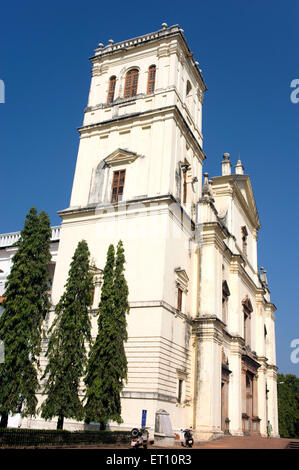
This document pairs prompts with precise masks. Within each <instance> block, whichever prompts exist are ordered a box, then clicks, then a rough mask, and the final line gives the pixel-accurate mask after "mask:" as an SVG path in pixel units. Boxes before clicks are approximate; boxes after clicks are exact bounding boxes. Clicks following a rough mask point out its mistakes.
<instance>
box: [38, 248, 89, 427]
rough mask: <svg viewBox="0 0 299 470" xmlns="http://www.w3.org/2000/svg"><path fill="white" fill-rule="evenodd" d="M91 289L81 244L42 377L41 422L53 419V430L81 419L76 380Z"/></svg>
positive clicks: (83, 361) (86, 334)
mask: <svg viewBox="0 0 299 470" xmlns="http://www.w3.org/2000/svg"><path fill="white" fill-rule="evenodd" d="M92 288H93V275H92V273H91V270H90V253H89V250H88V246H87V243H86V241H85V240H82V241H80V242H79V243H78V246H77V249H76V251H75V253H74V256H73V259H72V262H71V266H70V270H69V275H68V280H67V282H66V285H65V291H64V293H63V295H62V297H61V299H60V301H59V302H58V304H57V306H56V308H55V314H56V317H55V319H54V321H53V324H52V326H51V328H50V331H49V336H50V338H49V343H48V350H47V353H46V356H47V358H48V363H47V366H46V368H45V372H44V375H43V378H46V384H45V389H44V392H43V393H44V395H47V398H46V400H45V401H44V403H43V404H42V406H41V411H42V414H41V415H42V417H43V418H45V419H52V418H53V417H55V416H57V417H58V421H57V429H63V422H64V418H73V419H76V420H82V419H83V406H82V403H81V400H80V397H79V394H80V379H81V378H82V377H83V375H84V372H85V370H84V369H85V365H86V342H87V343H89V342H90V341H91V333H90V330H91V324H90V319H89V315H88V311H89V308H88V307H89V306H90V305H91V303H92Z"/></svg>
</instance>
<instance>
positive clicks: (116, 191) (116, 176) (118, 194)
mask: <svg viewBox="0 0 299 470" xmlns="http://www.w3.org/2000/svg"><path fill="white" fill-rule="evenodd" d="M125 176H126V170H119V171H114V172H113V180H112V198H111V202H118V201H122V198H123V192H124V186H125Z"/></svg>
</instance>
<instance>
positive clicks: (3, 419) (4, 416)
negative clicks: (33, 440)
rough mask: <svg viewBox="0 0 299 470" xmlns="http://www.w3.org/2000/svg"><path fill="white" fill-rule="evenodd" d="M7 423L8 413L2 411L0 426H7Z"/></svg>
mask: <svg viewBox="0 0 299 470" xmlns="http://www.w3.org/2000/svg"><path fill="white" fill-rule="evenodd" d="M7 424H8V414H7V413H2V415H1V421H0V428H7Z"/></svg>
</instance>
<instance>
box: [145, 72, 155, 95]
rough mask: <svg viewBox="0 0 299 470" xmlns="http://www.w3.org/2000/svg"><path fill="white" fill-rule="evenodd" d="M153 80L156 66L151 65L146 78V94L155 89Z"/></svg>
mask: <svg viewBox="0 0 299 470" xmlns="http://www.w3.org/2000/svg"><path fill="white" fill-rule="evenodd" d="M155 80H156V66H155V65H151V66H150V67H149V69H148V79H147V94H148V95H150V94H151V93H154V91H155Z"/></svg>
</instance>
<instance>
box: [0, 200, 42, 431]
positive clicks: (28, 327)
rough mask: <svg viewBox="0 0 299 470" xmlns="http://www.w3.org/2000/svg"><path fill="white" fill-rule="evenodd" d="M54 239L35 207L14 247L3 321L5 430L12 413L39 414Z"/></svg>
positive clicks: (0, 395) (0, 407)
mask: <svg viewBox="0 0 299 470" xmlns="http://www.w3.org/2000/svg"><path fill="white" fill-rule="evenodd" d="M50 239H51V228H50V222H49V218H48V216H47V214H46V213H45V212H43V211H42V212H41V213H40V214H39V215H38V214H37V210H36V209H35V208H34V207H32V208H31V209H30V211H29V213H28V214H27V216H26V219H25V223H24V228H23V230H22V231H21V233H20V238H19V240H18V242H17V243H16V245H15V246H16V247H17V251H16V253H15V254H14V256H13V258H12V263H13V264H12V268H11V271H10V274H9V275H8V278H7V283H6V286H5V293H4V298H5V300H4V302H3V307H4V312H3V314H2V316H1V318H0V339H1V340H2V341H3V342H4V347H5V361H4V363H3V364H0V415H1V427H6V426H7V420H8V414H9V413H12V414H14V413H18V412H20V411H21V413H22V416H34V415H35V412H36V405H37V399H36V392H37V390H38V376H37V374H38V368H39V355H40V352H41V328H42V323H43V320H44V318H45V316H46V314H47V312H48V311H49V308H50V302H49V298H48V290H49V282H50V276H49V272H48V268H47V265H48V263H50V261H51V254H50V250H49V248H50Z"/></svg>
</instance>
